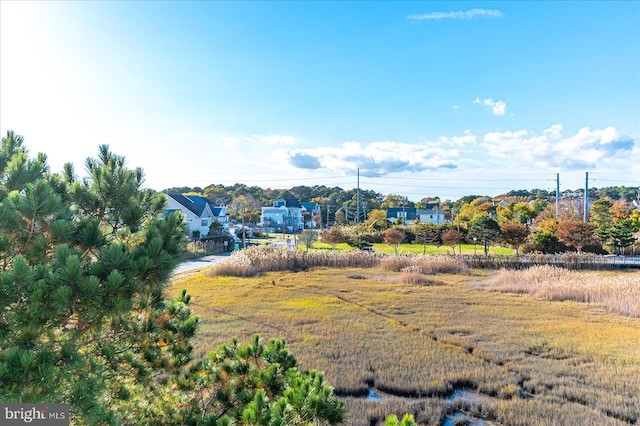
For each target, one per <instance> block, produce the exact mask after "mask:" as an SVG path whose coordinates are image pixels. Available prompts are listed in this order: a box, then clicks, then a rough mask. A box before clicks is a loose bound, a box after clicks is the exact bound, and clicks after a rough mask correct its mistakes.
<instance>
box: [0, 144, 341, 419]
mask: <svg viewBox="0 0 640 426" xmlns="http://www.w3.org/2000/svg"><path fill="white" fill-rule="evenodd" d="M86 166H87V172H88V177H87V178H85V179H83V180H78V179H77V178H76V177H75V176H74V173H73V168H72V167H71V165H65V169H64V174H63V176H59V175H55V174H49V172H48V169H47V166H46V157H44V156H43V155H39V156H38V157H37V159H35V160H32V159H29V157H28V153H27V151H26V149H25V148H24V147H23V146H22V138H21V137H19V136H17V135H15V134H14V133H12V132H9V133H7V136H6V137H5V138H3V139H2V148H1V149H0V395H2V399H3V402H30V403H37V402H48V403H68V404H69V405H70V415H71V421H72V422H73V423H77V424H90V425H94V424H95V425H103V424H154V425H163V424H167V425H168V424H193V425H195V424H214V423H213V421H212V419H214V420H216V422H217V420H220V419H222V418H223V417H225V415H226V418H230V416H231V415H232V414H233V415H234V420H236V421H238V420H239V419H240V417H238V416H239V415H242V416H243V417H242V420H243V422H244V423H245V424H264V422H263V421H262V419H265V418H267V417H262V416H263V415H264V416H270V417H268V418H269V419H272V420H273V424H295V422H296V421H300V422H301V423H326V424H335V423H337V422H339V421H341V420H342V418H343V417H344V409H343V406H342V403H341V402H340V401H339V400H338V399H337V398H336V397H335V396H334V395H333V392H332V390H331V388H330V387H329V386H328V385H326V384H325V383H324V379H323V376H322V374H321V373H317V372H314V371H309V372H301V371H298V370H297V369H296V368H295V359H294V358H293V357H292V356H291V355H290V354H289V352H288V351H287V350H286V348H285V347H284V342H282V341H274V342H272V343H269V345H268V346H267V347H263V346H262V345H261V344H259V342H258V339H257V338H256V340H255V341H254V343H253V344H251V345H247V346H246V347H238V345H237V344H236V342H234V344H233V346H234V347H235V348H238V349H237V351H235V352H233V351H232V352H229V351H223V352H224V354H223V355H222V356H221V355H220V354H221V352H217V353H213V354H212V355H210V356H209V357H208V358H207V359H206V360H204V361H201V362H199V363H194V364H193V366H194V367H193V368H196V370H197V369H201V370H202V374H200V372H198V374H195V375H194V374H192V372H193V371H194V370H193V368H192V369H190V370H186V365H187V364H188V363H189V362H190V361H191V352H192V347H191V344H190V339H191V338H192V337H193V336H194V334H195V332H196V329H197V325H198V318H197V317H194V316H192V315H191V311H190V309H189V308H188V304H189V302H190V297H189V295H188V294H186V291H184V290H183V292H182V294H181V295H180V296H179V297H178V298H175V299H170V300H166V299H165V298H164V296H163V289H164V286H165V284H166V283H167V281H168V279H169V276H170V273H171V271H172V270H173V268H174V266H175V264H176V262H177V259H178V256H179V255H180V254H181V253H182V252H183V249H184V246H185V244H186V237H185V229H184V225H183V223H182V217H181V216H180V215H179V214H177V213H174V214H171V215H169V216H167V217H164V215H163V214H162V212H163V206H164V202H165V197H164V196H162V194H158V193H155V192H154V191H151V190H143V189H141V185H142V181H143V174H142V171H141V170H140V169H134V170H130V169H127V168H126V167H125V161H124V158H123V157H120V156H117V155H114V154H113V153H111V152H110V151H109V149H108V147H107V146H101V147H100V148H99V155H98V158H97V159H88V160H87V162H86ZM247 363H249V364H251V365H248V364H247ZM236 367H237V369H234V368H236ZM247 368H249V370H247ZM242 375H245V376H246V377H247V378H250V380H246V381H245V380H241V379H238V378H239V377H240V376H242ZM247 375H248V376H247ZM221 376H225V377H226V378H228V379H229V380H228V381H226V382H224V381H223V382H224V387H223V388H222V390H220V392H218V391H215V392H214V393H213V394H210V395H211V396H212V397H213V398H210V399H209V400H208V405H207V406H206V407H202V406H201V405H198V404H197V402H198V401H201V400H199V399H198V398H197V397H198V395H201V393H202V392H201V391H202V389H201V387H198V386H206V385H212V383H221V382H220V380H219V379H220V377H221ZM254 384H255V386H254ZM208 389H213V388H211V387H209V388H208ZM227 389H229V390H232V392H233V395H234V396H237V397H238V398H239V402H237V403H235V402H230V400H228V399H225V397H226V396H228V395H229V394H230V393H225V390H227ZM243 395H245V396H246V395H252V396H251V397H250V398H248V399H242V396H243ZM221 406H228V407H229V409H228V410H227V411H226V412H225V413H223V414H222V415H218V414H219V413H218V412H215V411H213V410H214V409H213V407H221ZM267 408H268V410H267ZM212 416H213V417H212ZM244 416H246V417H244ZM223 421H224V420H223Z"/></svg>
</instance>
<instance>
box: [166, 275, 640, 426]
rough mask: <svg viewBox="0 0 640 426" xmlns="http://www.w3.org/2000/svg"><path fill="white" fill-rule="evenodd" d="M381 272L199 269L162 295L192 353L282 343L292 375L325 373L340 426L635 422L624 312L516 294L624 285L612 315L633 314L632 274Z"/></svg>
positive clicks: (638, 340) (635, 287)
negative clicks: (177, 312)
mask: <svg viewBox="0 0 640 426" xmlns="http://www.w3.org/2000/svg"><path fill="white" fill-rule="evenodd" d="M387 266H388V265H387ZM394 269H397V268H389V267H381V266H380V265H376V266H371V267H344V266H343V267H333V268H330V267H314V268H307V269H302V270H300V271H299V272H291V271H275V272H262V273H259V274H258V275H257V276H251V277H242V278H238V277H228V276H221V275H220V274H214V273H207V272H201V273H199V274H195V275H189V276H184V277H182V278H181V277H178V278H176V279H175V280H174V281H173V282H172V283H171V285H170V287H169V290H168V292H169V294H170V295H172V296H175V295H177V294H178V293H179V292H180V291H181V290H182V289H186V290H187V291H188V292H189V293H190V294H191V295H192V304H191V306H192V309H193V311H194V313H195V314H197V315H198V316H200V318H201V325H200V329H199V332H198V334H197V336H196V339H195V349H194V352H195V356H196V357H200V356H203V355H205V354H206V353H208V352H209V351H211V350H213V349H215V348H217V347H218V346H219V345H220V344H222V343H225V342H228V341H229V340H230V339H231V338H232V337H234V336H236V337H238V338H239V339H240V340H241V341H245V342H246V341H249V340H250V339H251V337H252V336H253V335H254V334H255V333H258V334H260V335H261V336H262V337H263V338H264V339H268V338H271V337H274V338H282V337H284V338H286V340H287V344H288V346H289V347H290V348H291V350H292V351H293V353H294V354H295V356H296V358H297V359H298V363H299V366H300V367H301V368H303V369H316V370H321V371H324V372H325V377H326V379H327V381H328V382H329V383H330V384H332V385H333V386H334V387H335V392H336V393H337V394H338V395H340V396H341V397H342V398H343V399H344V401H345V403H346V407H347V410H348V411H347V419H346V422H345V423H346V424H349V425H370V424H381V422H382V420H383V419H384V417H385V416H386V415H389V414H397V415H398V416H399V417H400V416H402V414H404V413H412V414H414V416H415V419H416V421H417V422H418V423H421V424H429V425H439V424H454V423H455V424H464V422H465V421H469V422H471V421H479V420H480V419H482V421H484V422H485V423H486V424H504V425H551V424H553V425H576V424H585V425H586V424H594V425H595V424H602V425H616V424H638V422H640V398H639V395H640V319H639V318H638V315H634V314H631V315H628V314H623V313H619V311H617V310H616V309H615V307H612V306H609V305H607V301H606V300H600V299H595V298H590V297H582V298H580V297H573V298H571V297H556V296H554V295H553V294H552V293H550V292H549V290H548V289H547V291H546V293H545V292H534V291H528V289H531V288H535V287H536V285H537V284H536V283H535V282H534V281H536V280H538V281H541V278H542V276H543V275H544V274H548V275H550V278H549V279H550V280H556V283H557V282H558V280H560V281H562V280H565V281H566V280H569V281H571V282H572V283H573V284H572V285H578V284H576V283H583V285H585V284H584V283H614V284H615V285H619V286H621V287H624V286H625V285H626V286H627V287H625V288H624V289H622V288H621V291H623V295H624V297H622V299H623V300H627V303H626V304H625V305H624V306H625V307H624V309H630V308H629V306H627V305H634V306H632V307H631V308H634V309H636V311H632V312H637V311H640V308H639V307H640V273H639V272H572V274H580V275H579V278H576V279H574V278H575V277H574V276H573V275H570V276H562V277H560V278H558V277H557V271H556V270H555V269H551V270H545V269H544V268H541V269H540V270H538V271H533V272H530V273H529V276H525V275H522V274H523V273H524V272H526V271H519V272H513V273H512V272H505V271H502V272H498V271H486V270H482V271H480V270H466V271H464V270H463V271H460V272H456V273H451V272H447V273H442V272H440V273H437V271H438V270H445V271H446V268H440V269H436V270H435V272H436V273H430V274H425V273H424V269H416V268H415V267H413V269H412V267H410V266H409V267H407V266H404V267H402V268H400V270H399V271H396V270H394ZM564 272H568V271H564ZM564 272H563V273H564ZM519 274H520V275H519ZM554 274H555V275H554ZM527 280H529V281H527ZM542 281H544V280H542ZM527 282H529V284H527ZM514 283H520V286H518V287H514V286H515V284H514ZM556 286H557V285H556ZM551 287H553V285H551ZM578 290H580V289H578ZM575 291H576V290H575V289H574V293H575ZM598 291H599V290H598ZM613 292H615V290H613ZM578 293H580V291H578ZM616 300H617V302H616V303H620V300H619V299H616ZM371 392H373V395H375V396H376V397H375V398H371V397H368V396H370V395H372V394H371Z"/></svg>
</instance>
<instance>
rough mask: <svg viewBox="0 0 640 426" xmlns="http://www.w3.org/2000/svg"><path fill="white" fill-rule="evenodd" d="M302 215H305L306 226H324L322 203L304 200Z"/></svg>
mask: <svg viewBox="0 0 640 426" xmlns="http://www.w3.org/2000/svg"><path fill="white" fill-rule="evenodd" d="M300 204H302V215H303V217H304V220H305V222H304V224H305V228H315V227H316V226H320V227H321V226H322V216H321V213H320V204H318V203H313V202H307V201H303V202H302V203H300Z"/></svg>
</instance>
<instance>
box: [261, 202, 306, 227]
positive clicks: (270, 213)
mask: <svg viewBox="0 0 640 426" xmlns="http://www.w3.org/2000/svg"><path fill="white" fill-rule="evenodd" d="M303 210H304V207H303V206H302V203H301V202H300V201H298V200H295V199H284V198H278V199H277V200H275V201H274V202H273V207H263V208H262V213H261V214H260V224H259V225H260V227H261V228H262V229H263V230H264V231H265V232H292V233H295V232H300V231H302V230H303V229H304V219H303V215H302V213H303Z"/></svg>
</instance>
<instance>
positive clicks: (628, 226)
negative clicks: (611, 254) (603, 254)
mask: <svg viewBox="0 0 640 426" xmlns="http://www.w3.org/2000/svg"><path fill="white" fill-rule="evenodd" d="M635 231H636V228H635V225H634V223H633V221H632V220H631V219H622V220H620V221H618V222H616V223H614V224H613V225H611V226H610V227H609V229H608V231H607V234H608V236H609V238H610V244H611V246H612V247H613V249H614V250H615V252H616V253H620V252H622V251H624V249H625V248H626V247H629V246H630V245H632V244H634V243H635V242H636V241H637V239H636V237H635V235H634V232H635Z"/></svg>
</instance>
